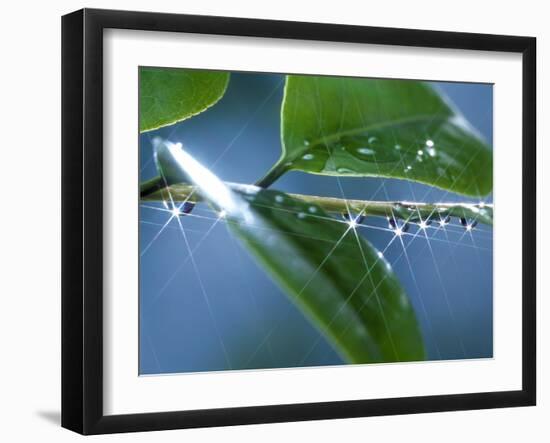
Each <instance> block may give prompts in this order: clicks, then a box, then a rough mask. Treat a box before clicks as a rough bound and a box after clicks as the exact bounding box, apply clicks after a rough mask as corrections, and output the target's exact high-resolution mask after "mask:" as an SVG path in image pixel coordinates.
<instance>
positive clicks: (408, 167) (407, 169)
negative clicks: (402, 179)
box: [403, 165, 412, 172]
mask: <svg viewBox="0 0 550 443" xmlns="http://www.w3.org/2000/svg"><path fill="white" fill-rule="evenodd" d="M411 169H412V166H411V165H407V167H406V168H405V169H403V171H404V172H409V171H410V170H411Z"/></svg>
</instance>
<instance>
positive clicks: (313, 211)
mask: <svg viewBox="0 0 550 443" xmlns="http://www.w3.org/2000/svg"><path fill="white" fill-rule="evenodd" d="M307 210H308V211H309V212H311V213H312V214H315V213H316V212H317V207H316V206H310V207H309V208H307Z"/></svg>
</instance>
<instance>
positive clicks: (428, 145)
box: [426, 140, 434, 148]
mask: <svg viewBox="0 0 550 443" xmlns="http://www.w3.org/2000/svg"><path fill="white" fill-rule="evenodd" d="M433 145H434V142H433V140H426V146H427V147H428V148H431V147H433Z"/></svg>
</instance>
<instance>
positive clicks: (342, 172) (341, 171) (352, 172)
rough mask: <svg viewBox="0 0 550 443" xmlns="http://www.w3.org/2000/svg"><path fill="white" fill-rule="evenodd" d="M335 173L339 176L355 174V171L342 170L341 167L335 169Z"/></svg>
mask: <svg viewBox="0 0 550 443" xmlns="http://www.w3.org/2000/svg"><path fill="white" fill-rule="evenodd" d="M336 172H338V173H340V174H355V171H353V170H352V169H349V168H343V167H340V168H337V169H336Z"/></svg>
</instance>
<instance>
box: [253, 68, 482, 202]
mask: <svg viewBox="0 0 550 443" xmlns="http://www.w3.org/2000/svg"><path fill="white" fill-rule="evenodd" d="M282 141H283V153H282V156H281V159H280V160H279V162H278V164H277V165H276V166H275V167H274V169H273V170H272V172H271V173H270V174H269V175H268V177H267V178H266V179H265V180H263V181H262V182H260V184H268V183H269V182H270V181H273V179H275V178H276V177H278V176H279V175H281V174H282V173H283V172H285V171H287V170H293V169H294V170H301V171H305V172H310V173H315V174H325V175H339V176H357V177H360V176H361V177H362V176H377V177H393V178H401V179H408V180H414V181H418V182H422V183H426V184H429V185H433V186H438V187H440V188H443V189H446V190H450V191H454V192H458V193H461V194H466V195H475V196H481V195H486V194H488V193H489V192H491V190H492V151H491V149H490V148H489V147H488V146H487V144H486V143H485V142H484V141H483V139H482V138H481V137H480V135H479V134H478V133H477V132H476V131H475V130H474V129H473V128H472V127H471V126H470V125H469V124H468V122H467V121H466V120H465V119H464V118H463V117H462V116H461V115H460V114H459V113H458V112H457V111H456V110H455V109H454V108H453V106H452V105H451V104H450V103H449V102H448V101H447V100H446V99H445V98H444V97H443V96H442V95H441V94H439V93H438V92H437V91H436V90H435V89H433V88H432V87H431V86H430V85H428V84H426V83H423V82H420V81H413V80H381V79H361V78H337V77H318V76H297V75H289V76H288V77H287V81H286V86H285V95H284V100H283V109H282Z"/></svg>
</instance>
